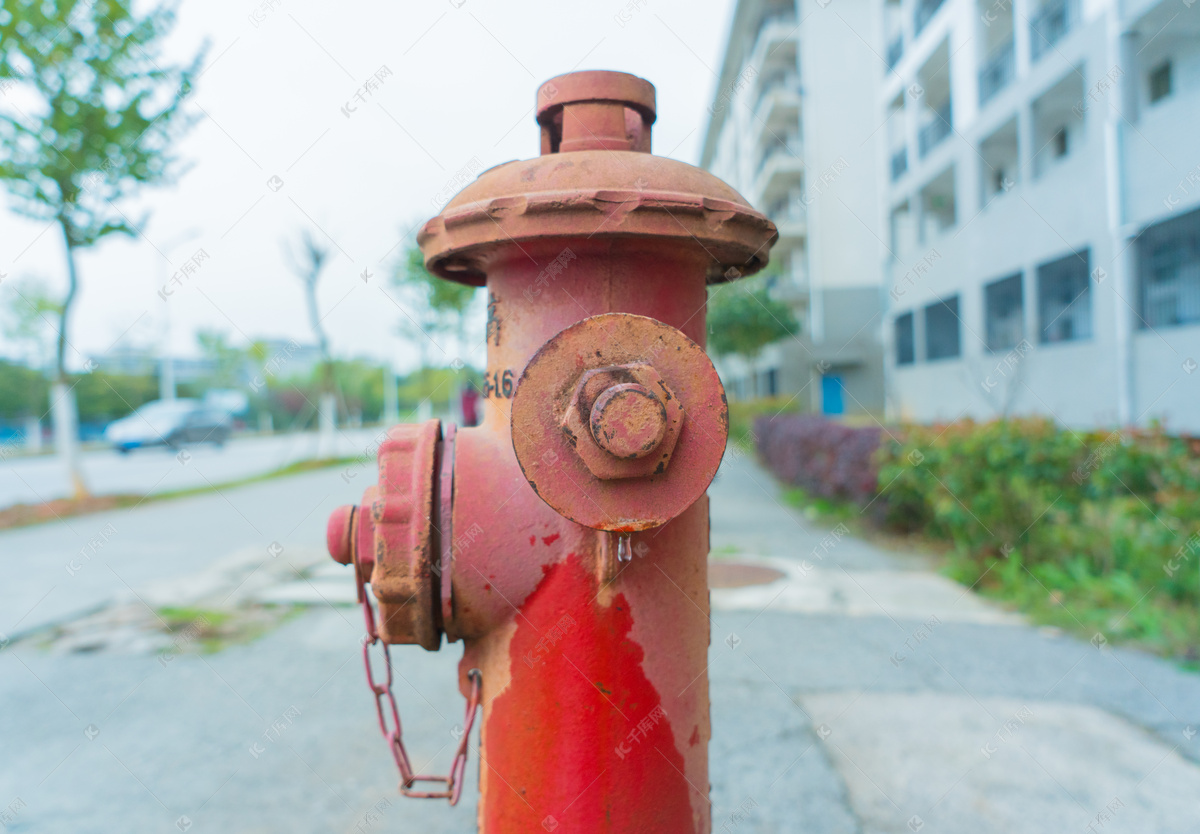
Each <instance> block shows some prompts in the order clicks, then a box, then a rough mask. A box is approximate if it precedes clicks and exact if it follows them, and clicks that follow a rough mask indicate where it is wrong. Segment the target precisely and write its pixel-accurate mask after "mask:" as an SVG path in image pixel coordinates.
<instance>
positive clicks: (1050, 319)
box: [1037, 249, 1092, 342]
mask: <svg viewBox="0 0 1200 834" xmlns="http://www.w3.org/2000/svg"><path fill="white" fill-rule="evenodd" d="M1088 258H1089V253H1088V250H1087V249H1084V250H1083V251H1081V252H1076V253H1074V254H1071V255H1067V256H1066V257H1065V258H1059V259H1058V260H1057V261H1051V262H1049V263H1044V264H1042V265H1041V266H1039V267H1038V268H1037V285H1038V286H1037V294H1038V318H1039V322H1038V326H1039V328H1040V330H1041V335H1040V337H1039V338H1040V340H1041V341H1042V342H1069V341H1073V340H1075V339H1090V338H1091V337H1092V287H1091V281H1090V279H1089V278H1088Z"/></svg>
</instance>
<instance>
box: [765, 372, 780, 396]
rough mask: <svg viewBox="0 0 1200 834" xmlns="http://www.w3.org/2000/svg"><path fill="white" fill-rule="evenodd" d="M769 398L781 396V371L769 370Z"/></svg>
mask: <svg viewBox="0 0 1200 834" xmlns="http://www.w3.org/2000/svg"><path fill="white" fill-rule="evenodd" d="M766 383H767V384H766V389H767V396H768V397H774V396H777V395H778V394H779V369H778V368H768V369H767V379H766Z"/></svg>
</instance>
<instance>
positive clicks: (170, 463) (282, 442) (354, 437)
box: [0, 428, 380, 508]
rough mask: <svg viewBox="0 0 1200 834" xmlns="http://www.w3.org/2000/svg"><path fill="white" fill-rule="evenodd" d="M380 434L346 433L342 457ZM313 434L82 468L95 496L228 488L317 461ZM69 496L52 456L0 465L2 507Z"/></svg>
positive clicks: (99, 460) (137, 453)
mask: <svg viewBox="0 0 1200 834" xmlns="http://www.w3.org/2000/svg"><path fill="white" fill-rule="evenodd" d="M379 432H380V429H378V428H370V429H342V430H341V431H339V432H338V436H337V444H336V451H337V456H338V457H356V456H358V455H361V454H363V452H364V450H365V449H366V448H367V447H368V446H371V445H373V444H374V442H375V440H374V438H376V436H377V435H378V434H379ZM316 450H317V435H316V433H314V432H296V433H292V434H277V435H271V436H268V437H257V436H256V437H239V438H234V439H232V440H230V441H229V442H228V443H226V444H225V446H224V447H222V448H217V447H215V446H212V445H210V444H199V445H191V446H187V447H185V448H184V450H183V451H184V452H185V454H182V455H181V454H180V452H179V450H174V449H167V448H165V447H155V448H147V449H136V450H134V451H133V452H130V453H129V454H127V455H122V454H119V453H117V452H116V451H114V450H112V449H95V450H90V451H87V452H84V453H83V455H82V467H83V472H84V477H85V478H86V480H87V484H88V488H89V489H90V490H91V491H92V492H93V493H95V494H96V495H113V494H117V493H126V494H135V495H147V494H152V493H156V492H170V491H172V490H177V489H189V488H193V487H204V486H211V485H213V484H221V483H229V482H231V481H235V480H238V479H239V478H245V477H248V476H251V475H258V474H261V473H263V472H269V471H271V470H272V469H278V468H279V467H282V466H286V465H288V464H290V463H294V462H296V461H299V460H306V459H310V458H312V457H315V455H316ZM70 494H71V484H70V481H69V479H68V478H67V474H66V471H65V470H64V468H63V466H62V464H61V463H60V462H59V460H58V458H57V457H56V456H54V455H36V456H31V457H13V458H9V459H8V460H6V461H4V462H2V463H0V508H3V507H8V506H11V505H13V504H34V503H41V502H44V501H50V500H53V499H55V498H65V497H67V496H69V495H70Z"/></svg>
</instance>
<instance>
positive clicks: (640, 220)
mask: <svg viewBox="0 0 1200 834" xmlns="http://www.w3.org/2000/svg"><path fill="white" fill-rule="evenodd" d="M555 237H563V238H569V237H599V238H622V237H626V238H630V237H643V238H644V237H653V238H658V239H672V238H674V239H678V240H680V241H682V242H684V243H689V244H694V245H695V246H696V247H697V248H701V247H702V248H703V250H704V251H706V252H707V253H709V254H710V255H711V263H710V265H709V269H708V281H709V283H721V282H724V281H728V280H732V279H735V278H741V277H744V276H746V275H751V274H753V273H755V272H757V271H759V270H760V269H762V268H763V267H764V266H765V265H766V263H767V258H768V255H767V253H768V250H769V249H770V247H771V246H772V245H773V244H774V243H775V241H776V240H777V239H778V237H779V233H778V232H777V231H776V229H775V224H774V223H772V222H771V221H770V220H768V219H767V217H766V216H765V215H763V214H761V213H760V212H758V211H756V210H755V209H754V208H753V207H751V205H750V204H749V203H748V202H746V200H745V199H744V198H743V197H742V196H741V195H740V194H738V193H737V191H735V190H734V189H733V188H731V187H730V186H729V185H727V184H726V183H724V182H723V181H722V180H720V179H719V178H717V177H715V176H713V175H712V174H710V173H709V172H708V171H705V170H703V169H701V168H697V167H695V166H694V165H688V164H687V163H685V162H680V161H678V160H674V159H669V158H666V157H659V156H652V155H651V154H648V153H640V152H636V151H610V150H584V151H572V152H566V153H553V154H546V155H543V156H539V157H536V158H534V159H529V160H523V161H519V162H508V163H505V164H503V165H498V166H496V167H495V168H492V169H490V170H488V171H485V172H483V173H482V174H480V175H479V178H478V179H476V180H475V182H473V183H471V184H470V185H468V186H467V187H466V188H464V189H463V190H462V191H460V192H459V193H458V194H457V195H456V196H455V197H454V198H453V199H452V200H451V201H450V202H449V203H448V204H447V205H446V207H445V208H444V209H443V210H442V213H441V214H439V215H438V216H437V217H435V218H433V219H432V220H430V221H429V222H427V223H426V224H425V225H424V227H423V228H422V229H421V231H420V233H419V234H418V235H417V243H418V244H419V245H420V247H421V251H422V252H423V253H424V254H425V266H426V268H428V269H429V271H430V272H432V273H434V274H435V275H438V276H440V277H442V278H446V279H448V280H451V281H457V282H459V283H463V284H469V285H472V286H483V285H484V284H485V283H486V276H487V270H488V264H489V262H490V260H491V257H492V256H493V255H494V254H495V253H496V252H497V251H498V250H500V249H501V248H503V247H508V246H511V245H513V244H520V243H521V242H523V241H530V240H535V239H546V238H555Z"/></svg>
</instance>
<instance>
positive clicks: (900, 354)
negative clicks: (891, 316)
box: [896, 313, 917, 365]
mask: <svg viewBox="0 0 1200 834" xmlns="http://www.w3.org/2000/svg"><path fill="white" fill-rule="evenodd" d="M916 360H917V337H916V333H914V332H913V314H912V313H901V314H900V315H898V316H896V364H897V365H911V364H912V363H913V362H915V361H916Z"/></svg>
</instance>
